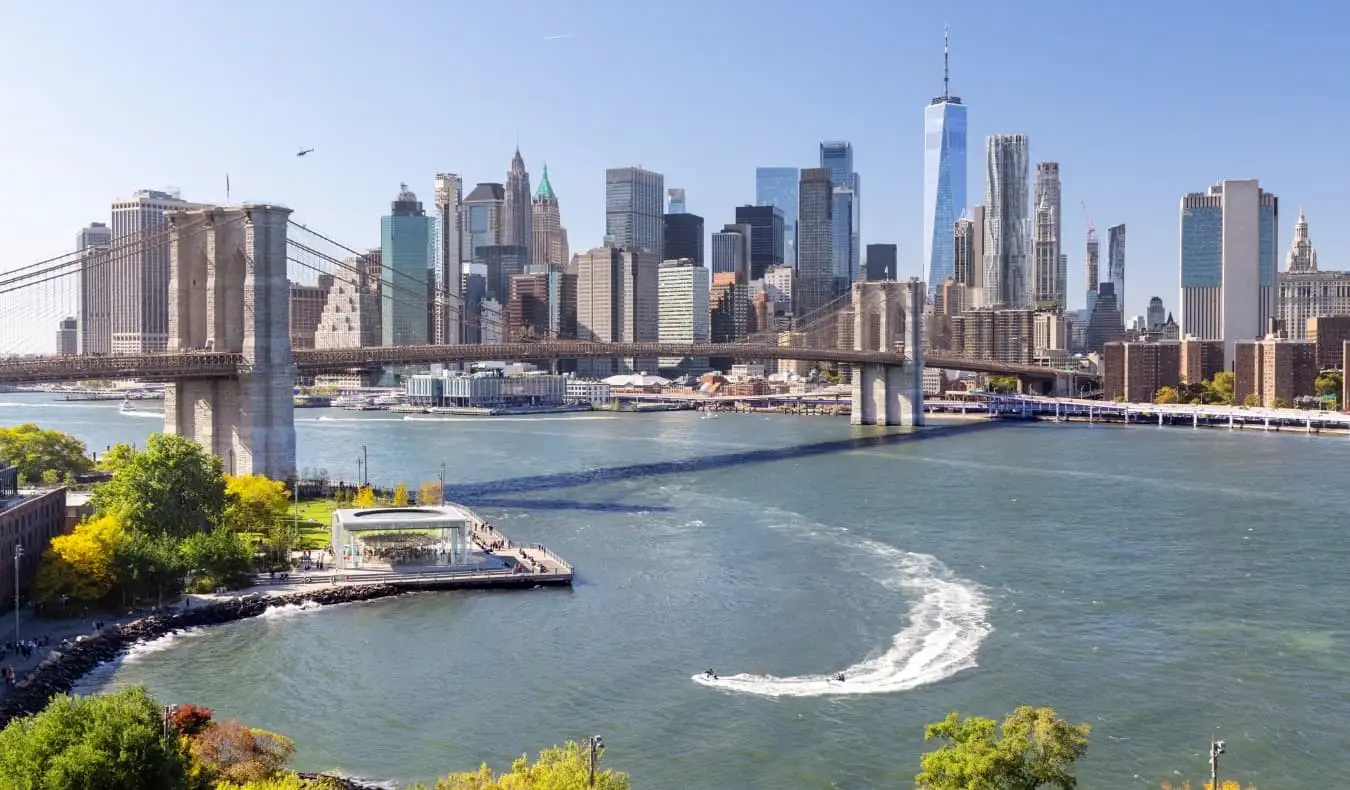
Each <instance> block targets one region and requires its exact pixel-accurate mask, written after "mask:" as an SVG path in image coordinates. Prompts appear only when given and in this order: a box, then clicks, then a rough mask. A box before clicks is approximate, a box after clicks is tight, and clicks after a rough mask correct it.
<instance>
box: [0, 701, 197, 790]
mask: <svg viewBox="0 0 1350 790" xmlns="http://www.w3.org/2000/svg"><path fill="white" fill-rule="evenodd" d="M185 763H186V759H185V758H184V756H183V755H182V753H181V752H179V750H178V749H176V748H174V747H173V746H172V745H171V744H170V743H169V742H168V741H166V740H165V739H164V738H163V726H162V724H161V721H160V707H159V705H158V704H157V703H156V702H155V701H154V700H153V699H151V698H150V696H149V695H148V694H146V692H145V689H143V688H140V687H132V688H124V689H121V690H120V691H117V692H114V693H112V694H108V695H100V696H91V697H68V696H60V697H56V698H55V699H54V700H52V702H51V704H49V705H48V706H47V708H46V709H45V710H43V711H42V712H41V713H38V714H36V715H34V716H25V717H23V718H19V719H14V720H13V721H11V722H10V723H9V725H8V726H6V727H5V729H4V730H3V731H0V787H10V788H16V790H18V789H21V790H69V789H70V788H90V789H92V788H98V789H99V790H143V788H148V787H154V788H162V789H163V790H182V788H184V787H185V782H186V778H185V777H186V771H185Z"/></svg>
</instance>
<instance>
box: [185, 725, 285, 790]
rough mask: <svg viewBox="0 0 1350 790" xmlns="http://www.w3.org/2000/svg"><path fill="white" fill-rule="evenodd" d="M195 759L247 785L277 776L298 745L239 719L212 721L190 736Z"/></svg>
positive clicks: (216, 773)
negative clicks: (244, 723)
mask: <svg viewBox="0 0 1350 790" xmlns="http://www.w3.org/2000/svg"><path fill="white" fill-rule="evenodd" d="M189 751H190V753H191V755H192V758H193V760H194V761H195V762H197V763H200V764H201V765H203V766H205V767H207V768H208V769H209V773H210V774H211V775H213V776H215V777H218V778H219V779H220V780H223V781H227V782H235V783H238V784H245V783H248V782H259V781H265V780H269V779H276V778H278V777H280V776H281V775H282V769H283V768H284V767H285V765H286V761H287V760H289V759H290V758H291V755H292V754H294V753H295V744H293V743H292V742H291V740H290V739H289V738H287V737H285V736H283V735H277V734H276V733H274V732H267V731H266V730H257V729H253V728H252V727H245V726H244V725H242V724H240V723H239V722H237V721H227V722H222V723H220V724H213V725H211V726H210V727H207V728H206V729H205V730H203V731H202V732H201V734H199V735H197V736H196V737H194V738H192V739H191V742H190V745H189Z"/></svg>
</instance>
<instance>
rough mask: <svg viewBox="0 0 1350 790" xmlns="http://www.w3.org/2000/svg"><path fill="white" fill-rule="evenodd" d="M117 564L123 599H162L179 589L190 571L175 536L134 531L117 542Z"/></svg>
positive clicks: (115, 561) (115, 563)
mask: <svg viewBox="0 0 1350 790" xmlns="http://www.w3.org/2000/svg"><path fill="white" fill-rule="evenodd" d="M113 565H114V567H115V568H116V569H117V586H118V588H119V590H120V591H121V593H122V596H123V598H126V597H130V598H131V599H132V600H137V599H141V598H155V599H157V600H159V601H161V602H162V601H163V598H164V596H165V594H167V593H170V592H173V591H176V590H177V589H178V585H179V583H180V582H181V581H182V578H183V572H184V570H186V569H185V567H184V563H183V558H182V556H181V555H180V554H179V552H178V544H177V542H175V541H174V539H173V538H171V537H169V536H168V535H148V534H146V533H143V532H132V533H130V534H129V535H127V538H126V539H125V540H123V541H122V542H121V543H119V544H118V545H117V552H116V554H115V555H114V557H113Z"/></svg>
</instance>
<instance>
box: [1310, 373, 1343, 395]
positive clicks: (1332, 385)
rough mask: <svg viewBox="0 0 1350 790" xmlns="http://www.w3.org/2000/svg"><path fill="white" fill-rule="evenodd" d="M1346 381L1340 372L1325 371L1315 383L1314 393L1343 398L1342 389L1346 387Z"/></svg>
mask: <svg viewBox="0 0 1350 790" xmlns="http://www.w3.org/2000/svg"><path fill="white" fill-rule="evenodd" d="M1344 382H1345V379H1344V377H1343V376H1342V375H1341V372H1340V371H1339V370H1324V371H1322V373H1321V374H1320V375H1318V377H1317V381H1315V382H1313V391H1314V392H1316V393H1317V394H1318V395H1335V396H1336V397H1337V398H1340V397H1341V388H1342V387H1343V386H1344Z"/></svg>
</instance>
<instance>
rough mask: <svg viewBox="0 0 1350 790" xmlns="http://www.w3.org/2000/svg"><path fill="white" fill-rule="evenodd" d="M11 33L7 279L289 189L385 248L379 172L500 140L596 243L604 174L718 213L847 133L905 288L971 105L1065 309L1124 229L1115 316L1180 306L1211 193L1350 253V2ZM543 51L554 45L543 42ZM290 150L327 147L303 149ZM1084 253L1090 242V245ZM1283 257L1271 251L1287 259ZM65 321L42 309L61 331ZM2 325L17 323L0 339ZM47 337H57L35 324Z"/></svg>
mask: <svg viewBox="0 0 1350 790" xmlns="http://www.w3.org/2000/svg"><path fill="white" fill-rule="evenodd" d="M9 6H10V7H9V8H7V10H6V13H5V15H4V19H3V23H0V103H3V105H2V106H3V115H0V117H2V118H3V121H2V122H0V157H3V161H2V163H0V236H2V237H3V238H4V240H5V243H6V248H7V249H6V254H5V256H4V260H3V262H0V269H7V268H11V267H13V266H17V265H21V264H23V263H27V262H32V261H35V260H37V259H40V258H44V257H49V256H51V255H56V254H59V253H61V252H64V251H67V250H69V249H71V248H73V246H74V237H75V233H76V231H77V229H78V228H79V227H81V226H82V225H84V224H86V223H88V222H89V221H91V220H105V221H106V219H107V216H108V207H109V203H110V201H111V200H112V199H113V198H114V197H117V196H120V195H125V194H128V193H130V192H132V191H133V190H135V189H138V188H163V187H165V186H169V185H173V186H177V187H179V188H181V190H182V192H183V195H184V197H186V198H188V199H190V200H200V201H223V200H224V197H225V195H224V184H225V174H226V173H227V172H228V173H229V174H230V177H231V181H232V184H233V197H234V199H235V200H239V199H247V200H267V201H275V202H281V203H284V204H286V205H289V206H291V207H293V208H294V209H295V210H296V218H297V219H298V220H300V221H302V222H305V223H307V224H310V225H312V226H313V227H315V228H318V229H321V230H323V231H324V232H326V233H327V234H328V235H331V236H333V237H335V238H337V239H339V240H341V241H343V242H345V243H346V244H348V245H349V246H352V247H364V246H373V245H375V244H377V243H378V238H379V236H378V233H379V219H378V217H379V216H380V215H381V214H382V213H384V212H385V211H386V210H387V209H388V205H389V201H390V200H392V199H393V197H394V195H395V193H396V192H397V191H398V185H399V182H400V181H406V182H408V183H409V184H410V185H411V186H412V188H413V189H414V190H415V191H416V192H417V194H418V195H419V197H421V198H422V199H423V200H424V201H426V202H427V203H428V204H429V203H430V202H431V198H432V176H433V174H434V173H436V172H437V171H442V170H443V171H451V172H457V173H461V174H463V175H464V176H465V179H466V181H467V182H469V184H470V185H472V183H474V182H477V181H500V180H503V179H504V177H505V171H506V168H507V165H508V163H509V161H510V158H511V154H512V150H513V148H514V146H515V144H516V141H517V139H518V140H519V144H520V148H521V151H522V152H523V154H524V156H525V160H526V163H527V165H528V166H529V168H530V170H531V172H532V176H533V178H534V180H535V182H536V183H537V181H538V178H539V173H540V170H541V166H542V164H543V163H544V161H545V160H547V162H548V164H549V171H550V174H551V178H552V181H553V184H554V187H555V188H556V190H557V193H558V195H559V199H560V200H561V203H562V212H563V222H564V224H565V225H566V226H567V227H568V230H569V233H570V240H571V245H572V248H573V249H574V250H579V249H585V248H588V247H590V246H594V245H595V244H597V243H598V242H599V241H600V240H601V234H602V233H603V219H604V215H603V211H604V169H605V168H606V167H615V166H623V165H629V164H641V165H643V166H646V167H648V168H651V169H654V170H657V171H660V172H662V173H664V174H665V176H666V185H667V186H682V187H685V188H686V189H687V190H688V196H689V198H688V199H689V208H690V210H691V211H693V212H695V213H698V214H701V215H703V216H704V217H705V218H706V219H707V222H708V225H709V226H710V227H711V226H719V227H720V224H721V223H724V222H729V221H731V219H732V216H733V209H734V207H735V206H736V205H738V204H740V203H744V202H750V201H753V199H754V175H753V174H754V168H755V166H756V165H800V166H813V165H814V163H815V160H816V156H817V149H816V145H817V143H818V142H819V141H820V140H822V139H847V140H851V141H852V142H853V144H854V148H855V157H856V165H857V169H858V171H859V172H860V173H861V174H862V185H863V241H864V243H870V242H895V243H898V244H899V247H900V269H901V273H902V275H911V274H920V273H921V271H920V257H921V249H922V244H921V241H920V230H921V199H922V198H921V189H922V167H923V158H922V140H923V108H924V106H925V105H926V104H927V102H928V100H929V99H930V98H931V97H932V96H934V95H936V94H937V93H939V92H940V90H941V77H942V74H941V66H942V54H941V47H942V27H943V24H944V23H947V24H950V26H951V31H952V86H953V92H954V93H957V94H959V95H960V96H962V98H963V99H964V100H965V102H966V103H967V104H968V106H969V107H970V110H969V112H970V139H971V148H972V151H971V159H970V186H969V190H970V195H971V198H972V202H976V201H978V200H979V196H982V195H983V191H984V185H983V177H984V173H983V140H984V137H985V136H986V135H988V134H991V133H1025V134H1028V135H1030V137H1031V152H1032V158H1033V160H1036V161H1039V160H1056V161H1059V162H1060V163H1061V173H1062V176H1063V182H1064V193H1063V194H1064V221H1065V226H1066V233H1065V247H1064V248H1065V251H1066V252H1067V253H1068V255H1069V271H1070V275H1069V287H1070V294H1071V299H1070V305H1071V306H1077V305H1081V303H1082V295H1081V294H1082V290H1083V287H1084V286H1083V280H1084V277H1083V252H1082V250H1083V237H1084V232H1085V217H1084V213H1083V211H1082V208H1081V206H1080V201H1086V203H1087V207H1088V210H1089V213H1090V215H1091V217H1092V219H1093V220H1094V221H1095V222H1096V224H1097V227H1098V228H1099V229H1100V232H1101V234H1102V235H1103V236H1104V233H1105V228H1106V226H1108V225H1111V224H1115V223H1119V222H1124V223H1126V224H1127V225H1128V226H1129V260H1128V269H1127V296H1128V303H1127V305H1126V307H1127V310H1128V314H1136V313H1142V312H1143V308H1144V305H1145V303H1146V300H1147V298H1148V297H1149V296H1151V295H1154V294H1157V295H1160V296H1162V297H1163V299H1164V301H1165V302H1166V304H1167V307H1168V308H1169V309H1174V308H1175V306H1176V301H1177V279H1178V278H1177V237H1178V219H1177V213H1178V210H1177V203H1178V199H1179V198H1180V196H1181V195H1182V194H1183V193H1185V192H1188V191H1202V190H1204V189H1205V188H1207V187H1208V186H1209V185H1210V184H1212V183H1214V182H1216V181H1218V180H1220V179H1222V178H1250V177H1257V178H1260V179H1261V183H1262V185H1263V186H1264V187H1265V188H1266V189H1268V190H1271V191H1274V192H1275V193H1276V194H1278V195H1279V197H1280V199H1281V209H1282V211H1281V222H1280V237H1281V239H1280V243H1281V255H1283V251H1284V249H1286V248H1287V246H1288V241H1289V238H1290V236H1291V234H1292V229H1293V223H1294V219H1295V217H1296V215H1297V210H1298V206H1299V205H1300V204H1303V205H1306V207H1307V210H1308V216H1309V220H1310V222H1311V224H1312V233H1313V241H1314V243H1315V244H1316V245H1317V246H1318V248H1319V253H1320V257H1321V261H1322V264H1323V266H1324V267H1326V268H1339V267H1344V266H1346V265H1347V262H1346V261H1345V260H1344V259H1345V255H1346V250H1347V248H1350V227H1347V226H1345V225H1344V223H1337V222H1335V221H1334V219H1333V218H1334V217H1337V216H1344V214H1345V211H1346V207H1345V206H1344V204H1343V201H1344V200H1345V197H1344V196H1345V194H1346V190H1345V188H1344V186H1343V185H1342V186H1341V187H1337V186H1336V184H1337V183H1342V182H1343V180H1344V179H1345V177H1346V174H1347V173H1350V161H1348V160H1350V154H1347V146H1346V145H1345V142H1344V140H1343V138H1344V135H1345V131H1344V130H1345V126H1346V116H1347V109H1348V107H1347V100H1346V98H1345V96H1346V94H1345V90H1344V78H1345V75H1347V74H1350V55H1347V54H1346V47H1345V46H1344V44H1343V43H1342V42H1341V41H1340V31H1342V29H1343V28H1344V22H1345V21H1346V19H1347V17H1350V11H1346V10H1343V9H1342V8H1340V7H1338V6H1336V5H1327V4H1321V5H1319V6H1317V11H1316V13H1315V14H1314V15H1310V14H1308V13H1305V11H1306V10H1308V9H1306V8H1305V9H1300V8H1289V9H1281V8H1279V7H1278V6H1275V5H1271V4H1270V3H1268V2H1256V1H1255V0H1232V1H1230V2H1223V1H1221V0H1187V1H1186V2H1180V3H1178V2H1160V1H1157V0H1136V2H1133V3H1113V4H1110V5H1109V7H1108V5H1107V4H1105V3H1084V2H1081V0H1044V1H1043V2H1034V1H1033V2H1030V3H1014V4H1009V3H1004V2H986V1H985V0H978V1H973V0H972V1H968V2H964V3H955V4H947V3H942V4H940V3H918V2H915V3H910V2H896V0H851V1H846V2H837V3H831V4H828V5H823V4H816V3H813V4H807V3H794V2H781V1H780V2H771V1H770V0H736V2H731V3H727V2H722V3H714V2H709V1H708V0H686V1H685V2H679V3H668V2H661V3H656V2H648V1H647V0H575V1H574V2H544V1H543V0H495V1H494V2H446V1H445V0H440V1H439V2H437V1H435V0H406V1H405V2H401V3H399V2H391V3H379V4H376V3H368V2H357V0H345V1H344V0H326V1H325V2H319V1H318V0H286V1H283V2H275V0H232V2H227V3H220V2H211V3H182V2H175V3H168V2H159V1H158V0H153V1H150V2H142V3H136V4H132V5H127V4H124V3H108V2H105V1H104V0H47V1H46V2H14V3H10V4H9ZM550 36H567V37H566V38H556V39H554V40H545V38H546V37H550ZM301 147H314V148H316V149H317V150H316V152H315V153H314V154H312V155H311V156H308V157H306V158H304V159H297V158H296V157H295V152H296V151H297V150H298V149H299V148H301ZM1104 253H1105V249H1103V255H1104ZM1281 266H1283V261H1281ZM53 320H54V319H53ZM3 326H5V327H6V331H9V329H8V328H9V327H11V326H12V323H11V322H9V321H6V322H4V324H3ZM41 334H42V335H43V337H44V340H43V343H44V345H46V344H49V343H50V340H48V339H46V338H47V337H48V336H49V334H50V333H49V331H48V329H47V328H46V327H43V328H42V331H41Z"/></svg>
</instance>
